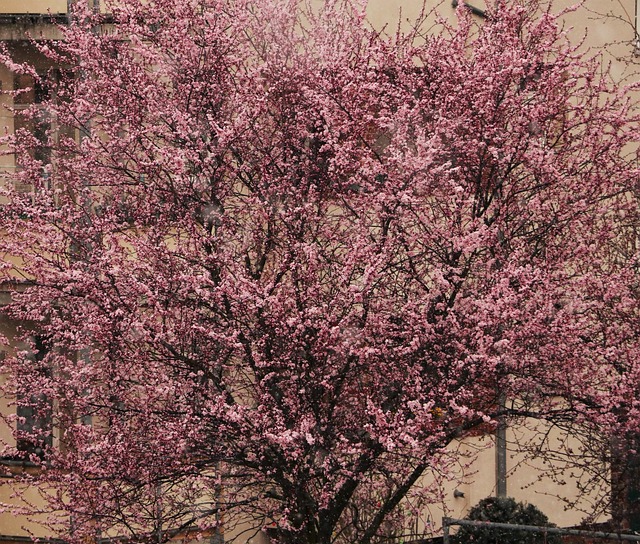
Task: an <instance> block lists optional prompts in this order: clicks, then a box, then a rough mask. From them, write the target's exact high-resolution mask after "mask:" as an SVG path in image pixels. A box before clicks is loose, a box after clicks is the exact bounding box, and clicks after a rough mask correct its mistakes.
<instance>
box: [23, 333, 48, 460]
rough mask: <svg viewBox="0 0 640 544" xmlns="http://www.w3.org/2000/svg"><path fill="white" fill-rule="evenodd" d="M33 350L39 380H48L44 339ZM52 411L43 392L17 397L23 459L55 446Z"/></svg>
mask: <svg viewBox="0 0 640 544" xmlns="http://www.w3.org/2000/svg"><path fill="white" fill-rule="evenodd" d="M34 348H35V350H34V353H33V355H32V356H31V357H30V359H31V360H32V361H33V363H34V365H35V366H36V368H37V369H38V371H39V373H40V377H42V378H48V377H49V375H50V371H49V369H48V368H46V367H45V366H44V365H43V363H42V361H43V359H44V358H45V356H46V354H47V347H46V345H45V343H44V341H43V339H42V338H40V337H36V338H35V339H34ZM51 409H52V406H51V400H50V399H48V398H47V396H46V395H45V394H44V393H42V392H38V391H33V392H32V393H31V394H30V395H28V396H27V395H19V396H18V399H17V410H16V412H17V416H18V419H17V425H16V449H17V450H18V454H19V458H20V459H25V460H29V458H30V457H31V456H33V455H36V456H38V457H41V456H42V455H43V453H44V451H45V450H46V449H47V448H50V447H51V446H52V445H53V435H52V433H51V421H52V413H51V412H52V410H51Z"/></svg>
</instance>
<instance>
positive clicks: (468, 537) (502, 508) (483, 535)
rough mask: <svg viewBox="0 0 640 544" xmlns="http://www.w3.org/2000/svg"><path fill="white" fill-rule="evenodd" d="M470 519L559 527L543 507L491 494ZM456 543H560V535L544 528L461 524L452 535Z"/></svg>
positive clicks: (477, 507) (471, 513) (482, 501)
mask: <svg viewBox="0 0 640 544" xmlns="http://www.w3.org/2000/svg"><path fill="white" fill-rule="evenodd" d="M466 519H469V520H474V521H492V522H498V523H512V524H517V525H538V526H543V527H555V525H553V524H552V523H549V518H547V516H545V515H544V514H543V513H542V512H541V511H540V509H539V508H537V507H536V506H534V505H533V504H527V503H522V502H516V501H515V500H514V499H512V498H502V497H488V498H486V499H482V500H481V501H480V502H479V503H478V504H477V505H476V506H474V507H473V508H472V509H471V510H470V511H469V514H468V515H467V518H466ZM451 540H452V542H453V543H454V544H471V543H473V544H560V543H561V539H560V536H559V535H547V536H546V538H545V534H544V533H543V532H540V533H530V532H526V531H516V530H512V529H496V528H491V527H470V526H461V527H460V530H459V531H458V533H457V534H456V535H455V536H453V537H452V539H451Z"/></svg>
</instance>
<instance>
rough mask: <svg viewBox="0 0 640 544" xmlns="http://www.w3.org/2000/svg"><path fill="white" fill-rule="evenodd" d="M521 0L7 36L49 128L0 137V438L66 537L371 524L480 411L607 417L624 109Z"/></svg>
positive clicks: (488, 425)
mask: <svg viewBox="0 0 640 544" xmlns="http://www.w3.org/2000/svg"><path fill="white" fill-rule="evenodd" d="M538 8H539V6H538V5H537V4H535V3H534V2H529V1H524V0H523V1H518V2H509V3H504V2H498V4H497V5H496V6H494V9H490V10H489V16H488V18H487V20H486V21H485V22H483V23H482V24H480V25H476V24H475V23H474V22H473V21H472V19H471V18H470V16H469V14H467V13H466V12H465V11H464V9H462V8H459V11H458V21H457V22H456V24H455V25H453V26H450V25H448V24H447V23H445V22H441V23H440V24H441V32H439V33H434V34H433V35H429V36H425V35H424V33H423V28H424V25H422V26H421V25H420V24H418V23H417V24H416V26H415V27H414V30H413V31H411V32H409V33H408V34H406V35H394V36H387V35H385V34H384V33H379V32H376V31H373V30H371V29H370V27H369V26H368V25H367V23H366V18H365V16H364V7H363V6H362V5H360V4H357V3H354V2H351V1H348V0H345V1H326V2H324V3H323V5H322V7H321V8H317V9H314V8H312V7H308V6H307V5H306V4H304V3H300V2H298V1H296V0H287V1H284V0H279V1H276V0H263V1H261V2H252V1H238V0H233V1H232V0H150V1H148V2H138V1H137V0H135V1H134V0H124V1H122V0H121V1H118V2H116V3H114V6H113V7H112V10H111V14H110V15H109V17H105V16H103V15H100V14H97V13H94V12H91V11H88V10H86V9H83V7H82V6H78V8H77V10H76V12H74V16H73V19H72V21H71V22H70V24H69V25H68V26H66V27H64V28H62V29H61V31H62V32H63V34H64V39H63V40H61V41H60V42H57V43H55V44H45V43H41V44H37V43H35V44H34V47H36V48H37V49H38V51H39V54H40V55H41V56H42V57H43V58H45V59H47V60H48V62H49V63H50V65H51V66H53V67H55V68H56V69H55V70H53V69H52V70H50V71H49V72H48V73H46V74H43V73H42V71H36V70H35V68H34V67H32V66H29V65H27V64H18V63H16V62H14V61H12V60H11V57H10V54H9V53H8V52H7V53H6V54H5V62H6V63H7V64H8V65H9V66H10V67H11V68H12V70H14V71H15V72H16V73H18V74H24V75H25V76H30V77H31V78H32V79H33V81H34V82H35V83H34V85H38V86H39V88H42V89H47V88H48V89H50V91H49V93H48V94H47V95H46V97H45V99H44V100H43V102H42V104H38V105H37V107H36V106H34V107H31V108H27V109H26V110H24V111H21V112H16V115H22V116H24V117H25V118H26V119H31V120H34V119H35V120H37V119H38V118H39V117H38V115H41V114H40V113H39V112H41V111H42V108H46V111H47V112H48V116H49V117H48V119H53V122H52V123H51V127H50V130H49V131H48V133H47V134H48V136H47V140H46V141H45V142H43V141H42V138H38V137H37V134H35V133H34V132H33V131H28V130H18V131H16V133H15V134H14V135H12V136H9V137H7V138H5V143H6V145H7V146H8V147H7V149H9V152H12V153H16V156H17V159H18V161H19V167H20V168H19V170H18V172H17V173H16V174H15V175H14V179H15V178H17V179H18V181H19V182H20V186H21V187H24V186H25V185H28V186H33V188H34V189H33V191H32V192H30V193H24V192H23V193H18V192H14V191H11V190H9V189H7V193H9V194H8V199H9V204H7V205H6V206H5V207H4V208H3V210H2V229H3V237H2V239H1V240H0V245H1V246H2V252H3V253H4V254H6V255H12V256H14V258H13V260H12V261H7V262H6V263H5V265H4V268H3V273H4V274H5V279H6V281H7V282H13V283H14V284H16V286H17V287H16V289H15V290H14V293H13V302H12V304H11V305H10V306H9V307H8V309H7V312H8V313H9V315H10V316H11V317H12V318H13V319H15V320H17V321H19V322H22V323H28V326H25V328H24V334H23V336H24V338H23V340H24V342H26V343H27V346H28V347H30V349H25V350H23V351H18V352H17V353H16V354H15V356H11V357H7V359H6V361H5V366H6V370H7V372H9V373H10V374H11V375H12V377H13V379H12V380H11V381H10V382H9V386H8V387H7V392H8V393H10V394H11V395H12V398H15V399H17V401H16V402H17V403H18V404H19V405H20V406H25V405H28V406H29V407H30V408H31V409H32V410H35V411H36V412H37V413H38V414H40V415H41V416H44V415H50V416H51V418H50V419H51V424H50V425H51V428H50V429H47V428H45V429H44V430H43V429H42V428H39V429H37V430H36V431H34V432H31V433H29V432H28V430H25V429H21V427H20V425H18V431H17V432H18V434H19V436H18V438H19V439H20V440H23V441H24V440H27V441H28V440H30V441H31V443H32V444H34V445H35V446H37V448H35V449H34V448H31V449H27V450H24V451H23V452H21V451H18V450H16V449H15V448H13V449H12V448H10V447H7V448H5V454H6V455H13V456H20V455H23V456H28V457H29V459H30V460H31V461H33V462H38V463H42V465H43V470H42V471H41V472H40V473H39V474H38V475H37V478H40V479H42V480H43V481H45V482H48V483H49V484H51V485H50V486H48V489H56V490H60V491H59V492H50V493H48V495H47V499H48V500H49V501H51V503H52V505H51V506H52V509H53V510H55V511H57V512H62V514H63V515H64V516H67V515H68V514H71V516H72V521H73V523H72V527H73V531H71V533H70V534H68V535H67V538H70V539H73V538H78V539H81V538H84V537H86V535H88V534H95V532H96V531H101V532H103V534H111V535H115V534H118V535H123V536H127V537H132V538H136V539H144V538H149V539H151V538H153V539H154V540H156V541H157V540H162V539H167V538H170V537H171V536H173V535H175V534H176V533H177V532H179V531H182V532H188V531H190V530H192V529H194V528H196V529H200V530H207V529H212V528H215V527H217V526H219V525H221V524H224V525H225V526H226V527H229V526H231V525H233V523H234V522H236V521H237V520H242V521H243V523H245V524H248V526H249V527H250V528H251V529H252V530H254V531H255V530H258V529H260V528H262V527H269V531H270V534H271V535H272V536H273V538H274V541H277V542H297V543H309V544H310V543H328V542H358V543H362V544H366V543H369V542H377V541H379V540H380V539H381V538H383V537H384V535H385V533H386V532H388V531H389V530H390V527H400V526H402V517H403V515H405V514H411V513H412V510H411V509H412V508H414V509H417V508H420V507H421V505H422V504H424V502H428V501H429V500H433V498H434V494H433V492H432V491H433V490H430V489H429V487H428V485H427V483H425V482H428V481H429V480H428V479H426V480H424V479H421V478H422V476H423V475H425V474H428V473H429V472H431V471H434V472H438V473H441V474H445V475H446V473H447V471H448V467H449V464H450V462H451V459H450V457H449V456H448V455H447V450H446V447H447V446H448V445H449V444H451V443H452V441H455V440H457V439H461V438H464V436H466V435H467V434H468V433H470V432H478V429H482V430H483V431H484V432H487V431H490V430H491V429H492V425H493V424H494V422H496V421H497V420H498V418H502V417H506V418H509V417H513V418H518V417H525V416H526V417H528V418H540V419H542V420H545V421H549V422H552V423H553V422H558V423H563V424H566V423H572V424H573V423H576V424H581V423H585V422H587V421H588V422H598V423H601V422H604V421H608V422H610V423H611V424H612V426H615V425H614V423H615V424H616V425H618V423H619V425H618V427H615V428H616V429H618V428H619V429H620V430H622V429H623V428H624V427H625V425H626V423H624V422H623V420H624V421H631V420H633V418H627V419H626V420H625V419H624V418H622V417H620V413H621V411H622V410H620V402H617V399H618V400H620V399H625V402H627V404H626V406H631V405H633V406H635V404H634V403H635V402H636V400H635V399H636V393H635V391H637V388H636V389H634V387H635V385H636V383H637V379H638V378H637V372H638V370H637V368H638V367H637V357H635V356H634V353H635V351H634V349H635V347H634V338H635V337H633V336H632V335H630V334H629V335H627V336H625V335H624V334H623V333H622V332H621V331H622V329H623V328H624V327H625V326H627V324H630V323H631V321H632V320H633V315H635V314H636V313H637V311H636V310H635V306H634V304H635V302H634V300H635V299H634V298H633V293H630V292H627V294H624V293H622V292H621V291H620V290H617V288H616V287H614V286H617V285H620V286H625V285H627V286H628V285H631V284H629V283H625V281H626V280H627V279H629V278H628V275H629V274H631V277H632V280H630V281H637V280H633V278H635V271H634V270H633V268H632V263H633V262H634V261H633V259H634V257H633V256H634V255H635V249H631V250H629V247H628V246H625V248H626V249H625V248H622V247H621V244H622V243H623V242H622V241H623V240H626V241H628V242H629V244H631V246H633V248H635V246H634V245H633V244H635V241H633V240H632V235H631V234H629V233H630V232H631V230H630V229H632V226H633V225H634V224H637V223H635V217H634V216H633V214H634V213H635V211H634V207H633V199H632V193H630V191H631V190H632V189H633V188H634V187H635V185H634V184H635V183H636V179H637V175H638V171H637V167H636V166H635V163H634V162H633V160H634V159H635V155H634V153H633V151H632V148H631V147H630V145H629V144H630V143H631V142H633V140H634V138H636V136H637V133H636V125H635V118H634V117H633V114H632V112H631V111H630V105H629V104H630V100H629V98H628V95H627V91H625V90H623V89H618V88H615V87H614V86H613V85H611V84H610V83H608V82H607V79H606V76H603V75H601V74H600V72H599V68H598V66H597V63H596V62H592V61H589V60H586V59H584V58H582V57H581V56H580V55H579V54H578V53H577V52H576V48H574V47H573V46H571V45H570V44H569V43H568V42H567V41H566V39H565V37H564V35H563V33H562V31H561V25H560V24H559V23H558V19H557V17H556V16H554V15H552V14H551V13H550V12H548V11H545V10H542V11H541V10H539V9H538ZM40 65H42V63H41V64H40ZM12 92H13V91H12ZM23 92H28V89H27V90H18V91H15V92H13V94H14V95H16V97H19V96H21V93H23ZM63 128H64V130H62V129H63ZM74 136H75V137H74ZM43 145H44V146H45V147H46V148H47V149H49V150H50V151H49V152H48V153H47V154H45V155H44V156H43V154H42V153H37V152H36V151H37V150H38V149H41V148H42V147H43ZM43 157H44V158H43ZM49 157H50V160H49ZM630 255H631V256H630ZM10 263H14V264H10ZM15 263H18V264H15ZM626 275H627V276H626ZM16 278H20V279H21V280H22V281H21V282H18V283H15V280H16ZM607 278H608V279H607ZM621 278H622V279H621ZM609 280H610V281H609ZM614 280H619V281H616V282H614ZM629 289H630V288H629ZM612 297H618V298H620V297H622V298H623V300H624V301H625V304H626V306H625V311H623V309H622V306H617V305H615V304H612V301H613V298H612ZM607 308H608V310H607ZM614 310H615V311H614ZM607 312H608V313H607ZM614 313H615V315H613V314H614ZM605 314H606V316H605ZM601 318H602V319H601ZM614 323H618V325H614ZM609 327H611V328H612V329H613V328H615V327H619V328H616V329H615V330H616V331H618V332H619V333H620V334H619V335H618V338H614V336H615V335H614V334H613V333H614V331H613V330H611V331H609V330H608V328H609ZM632 328H633V327H632V325H629V329H628V330H629V331H631V330H632ZM605 329H606V330H605ZM34 338H36V339H37V343H38V345H37V346H36V345H35V340H32V339H34ZM615 350H619V352H616V353H614V351H615ZM622 351H625V353H626V354H627V357H626V359H625V363H624V365H622V366H621V364H620V361H619V357H620V353H621V352H622ZM33 352H37V357H36V358H35V360H34V357H33V356H31V355H30V354H32V353H33ZM612 372H619V373H620V374H621V375H623V376H624V379H623V380H622V381H619V380H615V383H612V380H611V375H612ZM623 381H624V384H625V385H621V384H622V382H623ZM612 386H615V387H612ZM34 391H36V392H38V395H35V396H34V395H33V392H34ZM504 397H506V398H508V399H514V400H513V401H512V402H509V403H507V406H504V403H501V402H499V399H501V398H504ZM616 408H617V410H616ZM630 410H631V409H630ZM633 410H635V408H633ZM633 410H631V411H627V414H631V413H632V411H633ZM20 421H22V420H20ZM20 421H19V423H20ZM636 421H637V419H636ZM40 427H42V426H40ZM48 433H53V434H55V435H56V437H57V440H56V441H55V442H54V447H48V446H47V440H46V438H47V434H48ZM62 519H67V518H66V517H63V518H62ZM52 521H55V520H53V518H52ZM61 523H62V522H61Z"/></svg>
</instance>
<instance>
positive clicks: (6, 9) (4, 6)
mask: <svg viewBox="0 0 640 544" xmlns="http://www.w3.org/2000/svg"><path fill="white" fill-rule="evenodd" d="M66 12H67V0H0V13H66Z"/></svg>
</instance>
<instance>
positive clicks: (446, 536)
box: [442, 517, 640, 544]
mask: <svg viewBox="0 0 640 544" xmlns="http://www.w3.org/2000/svg"><path fill="white" fill-rule="evenodd" d="M452 525H464V526H467V527H484V528H487V529H491V528H495V529H508V530H512V531H525V532H528V533H542V534H543V535H571V536H582V537H587V538H602V539H608V540H619V541H631V542H640V535H628V534H621V533H605V532H602V531H581V530H578V529H560V528H558V527H543V526H539V525H516V524H512V523H498V522H493V521H472V520H468V519H455V518H447V517H445V518H442V530H443V535H442V542H443V544H450V531H449V528H450V527H451V526H452Z"/></svg>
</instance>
